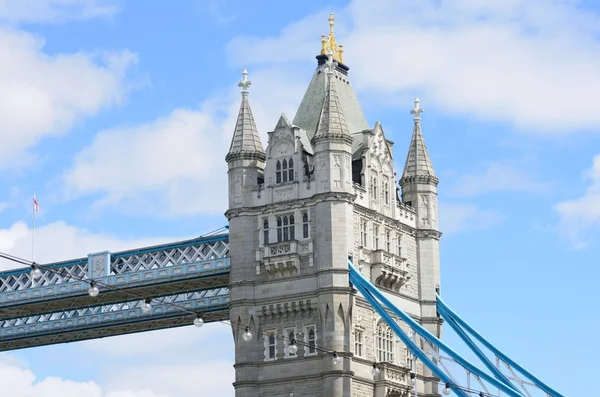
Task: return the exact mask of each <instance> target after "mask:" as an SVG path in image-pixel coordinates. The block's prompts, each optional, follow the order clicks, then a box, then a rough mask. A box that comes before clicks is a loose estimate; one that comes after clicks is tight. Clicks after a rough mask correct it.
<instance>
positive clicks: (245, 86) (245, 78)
mask: <svg viewBox="0 0 600 397" xmlns="http://www.w3.org/2000/svg"><path fill="white" fill-rule="evenodd" d="M251 85H252V82H251V81H250V80H248V71H247V70H246V69H244V70H243V71H242V80H240V82H239V83H238V87H241V88H242V95H243V94H247V93H248V88H249V87H250V86H251Z"/></svg>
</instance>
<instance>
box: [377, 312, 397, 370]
mask: <svg viewBox="0 0 600 397" xmlns="http://www.w3.org/2000/svg"><path fill="white" fill-rule="evenodd" d="M375 343H376V345H375V349H376V352H377V361H379V362H389V363H393V362H394V333H393V332H392V330H391V329H390V327H389V326H388V325H387V324H386V323H384V322H383V321H380V322H379V324H377V336H376V338H375Z"/></svg>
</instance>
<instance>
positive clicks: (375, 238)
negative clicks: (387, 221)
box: [373, 226, 379, 250]
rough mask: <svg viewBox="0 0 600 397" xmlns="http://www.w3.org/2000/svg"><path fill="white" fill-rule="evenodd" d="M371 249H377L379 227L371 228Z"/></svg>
mask: <svg viewBox="0 0 600 397" xmlns="http://www.w3.org/2000/svg"><path fill="white" fill-rule="evenodd" d="M373 249H374V250H378V249H379V226H375V227H373Z"/></svg>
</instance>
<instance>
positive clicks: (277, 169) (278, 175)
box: [275, 160, 281, 183]
mask: <svg viewBox="0 0 600 397" xmlns="http://www.w3.org/2000/svg"><path fill="white" fill-rule="evenodd" d="M275 182H277V183H281V161H279V160H277V162H276V163H275Z"/></svg>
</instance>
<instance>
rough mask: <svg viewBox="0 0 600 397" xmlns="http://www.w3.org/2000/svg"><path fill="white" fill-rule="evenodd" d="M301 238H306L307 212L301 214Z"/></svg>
mask: <svg viewBox="0 0 600 397" xmlns="http://www.w3.org/2000/svg"><path fill="white" fill-rule="evenodd" d="M302 238H308V212H305V213H304V214H302Z"/></svg>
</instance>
